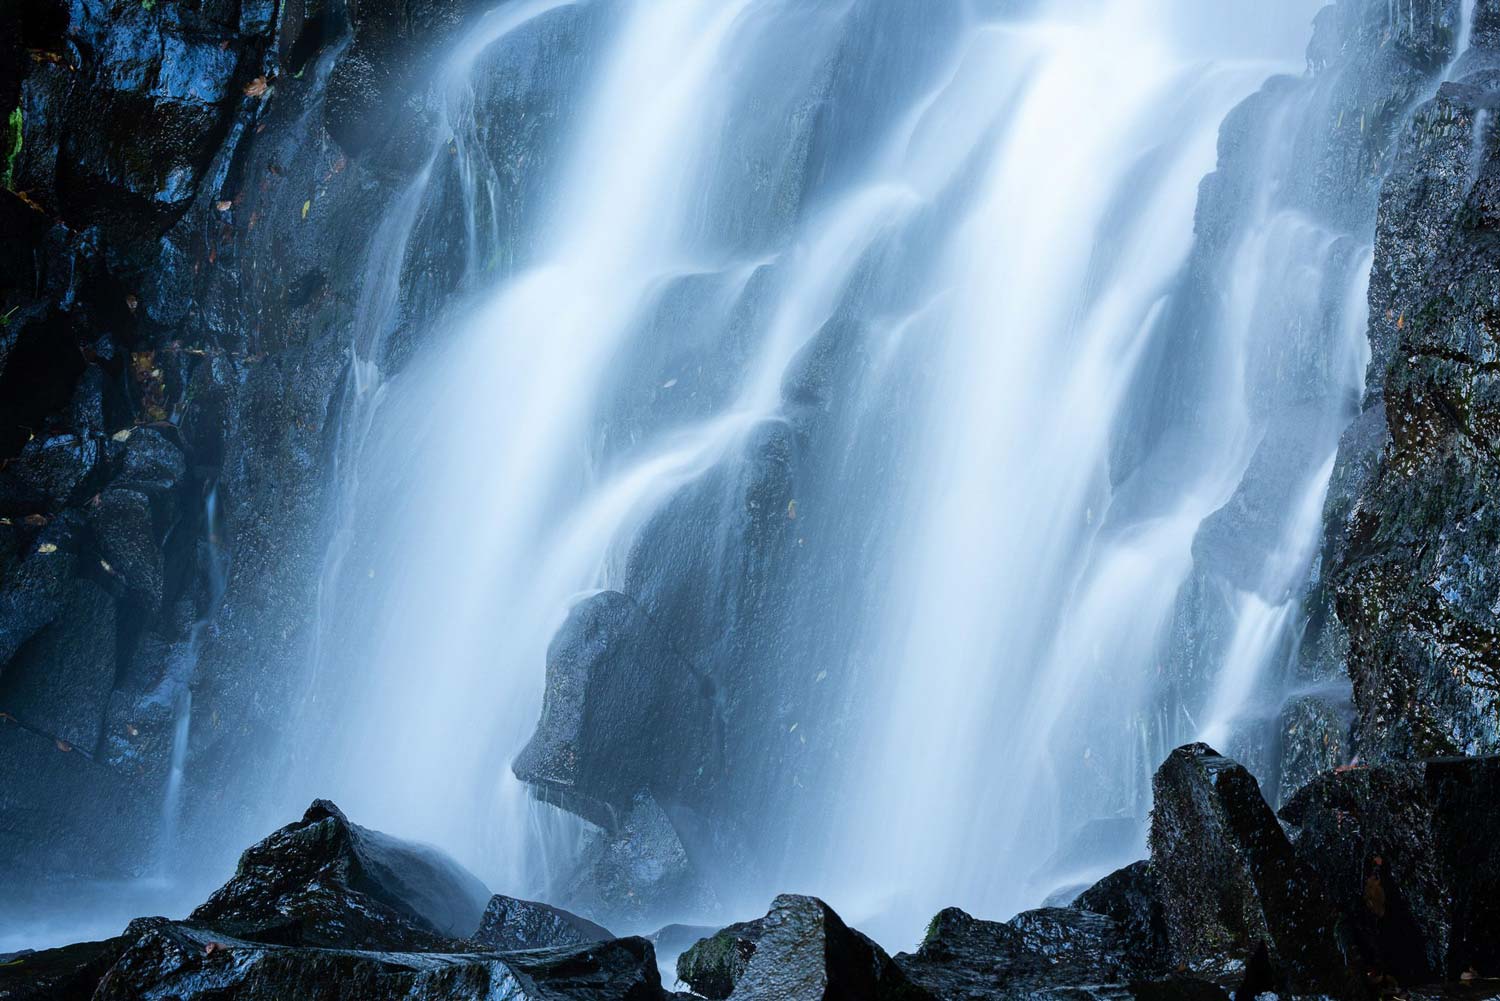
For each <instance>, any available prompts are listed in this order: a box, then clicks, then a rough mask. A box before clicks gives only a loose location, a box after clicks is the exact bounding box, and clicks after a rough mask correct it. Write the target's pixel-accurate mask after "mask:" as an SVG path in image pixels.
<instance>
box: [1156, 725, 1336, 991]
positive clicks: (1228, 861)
mask: <svg viewBox="0 0 1500 1001" xmlns="http://www.w3.org/2000/svg"><path fill="white" fill-rule="evenodd" d="M1153 791H1154V793H1155V806H1154V807H1153V809H1152V814H1151V874H1152V877H1153V881H1154V887H1155V893H1156V895H1157V897H1158V899H1159V900H1160V902H1161V906H1162V908H1163V911H1164V913H1165V918H1166V922H1165V923H1166V930H1167V939H1168V942H1169V944H1170V947H1171V950H1172V953H1173V955H1174V956H1175V957H1177V958H1178V959H1179V960H1180V961H1181V962H1183V963H1185V964H1186V965H1187V966H1188V967H1189V968H1190V969H1193V970H1196V971H1200V972H1203V973H1206V974H1210V975H1214V974H1223V973H1225V972H1228V968H1229V966H1230V965H1232V964H1233V962H1234V961H1235V960H1236V959H1238V960H1244V959H1246V958H1248V957H1249V956H1250V955H1251V954H1252V953H1253V952H1255V951H1256V949H1257V947H1258V946H1260V945H1263V946H1264V947H1265V948H1266V950H1267V951H1268V953H1269V956H1270V960H1271V963H1272V965H1273V967H1274V968H1275V970H1276V971H1277V975H1278V976H1279V977H1280V978H1281V979H1282V980H1283V982H1284V983H1285V984H1286V985H1288V986H1296V987H1297V988H1298V989H1301V990H1309V989H1312V990H1318V991H1324V992H1327V993H1333V994H1338V993H1340V992H1342V991H1343V990H1344V989H1345V988H1346V987H1347V977H1346V975H1345V972H1344V971H1345V958H1344V956H1345V955H1346V954H1347V948H1348V947H1347V946H1346V944H1345V943H1343V942H1341V941H1340V939H1339V928H1338V922H1337V920H1336V917H1335V913H1334V910H1333V908H1332V906H1331V905H1330V904H1329V902H1328V899H1327V895H1326V893H1325V891H1324V889H1323V887H1322V884H1321V881H1320V880H1319V879H1318V877H1317V874H1316V873H1315V872H1314V871H1312V870H1311V869H1309V868H1308V867H1307V866H1306V865H1304V863H1303V862H1302V860H1301V859H1300V858H1299V857H1298V856H1297V854H1296V853H1295V852H1294V851H1293V850H1292V846H1291V843H1290V842H1289V841H1288V840H1287V837H1286V834H1285V832H1283V831H1282V829H1281V825H1280V824H1279V823H1277V820H1276V815H1275V814H1274V813H1272V812H1271V808H1270V807H1269V806H1267V805H1266V802H1265V800H1264V799H1262V798H1261V794H1260V787H1259V785H1258V784H1257V783H1256V781H1255V778H1254V777H1253V776H1252V775H1251V774H1250V773H1249V772H1248V771H1246V770H1245V768H1244V766H1242V765H1240V764H1238V763H1237V762H1234V761H1231V760H1229V759H1228V758H1224V757H1220V756H1219V755H1218V754H1217V753H1216V752H1215V751H1214V750H1213V749H1212V748H1210V747H1208V746H1207V745H1205V744H1190V745H1188V746H1186V747H1181V748H1178V749H1177V750H1176V751H1173V752H1172V755H1171V756H1170V757H1169V758H1168V759H1167V761H1166V762H1165V763H1164V764H1163V765H1162V767H1161V769H1160V770H1158V771H1157V773H1156V778H1155V780H1154V782H1153ZM1226 961H1227V962H1226Z"/></svg>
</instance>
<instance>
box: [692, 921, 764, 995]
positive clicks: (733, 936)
mask: <svg viewBox="0 0 1500 1001" xmlns="http://www.w3.org/2000/svg"><path fill="white" fill-rule="evenodd" d="M765 930H766V919H765V918H757V919H756V920H754V921H741V922H739V923H737V924H732V925H730V926H729V927H727V928H722V929H720V930H719V931H716V932H714V933H713V934H712V935H707V936H705V937H703V938H700V939H699V940H698V941H697V942H696V943H694V944H693V945H692V946H691V947H690V948H689V949H687V950H686V951H685V952H683V953H682V955H680V956H678V957H677V979H678V980H680V981H682V982H683V983H685V984H687V985H688V986H689V987H691V988H692V989H693V991H694V992H695V993H698V994H701V995H703V996H704V997H706V998H714V999H718V1001H721V999H723V998H727V997H729V995H731V994H733V993H734V985H735V984H736V983H738V982H739V980H740V978H741V977H743V976H744V974H745V971H746V970H747V969H749V967H750V958H751V957H752V956H754V955H755V947H756V944H757V943H759V942H760V937H761V936H762V935H763V934H765Z"/></svg>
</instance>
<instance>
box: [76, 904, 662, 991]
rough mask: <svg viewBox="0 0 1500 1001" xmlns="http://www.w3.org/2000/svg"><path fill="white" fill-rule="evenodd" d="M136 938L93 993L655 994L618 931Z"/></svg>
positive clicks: (158, 933) (138, 927) (641, 953)
mask: <svg viewBox="0 0 1500 1001" xmlns="http://www.w3.org/2000/svg"><path fill="white" fill-rule="evenodd" d="M126 935H127V937H129V938H132V939H134V942H133V944H132V945H131V946H130V948H129V949H127V950H126V952H125V953H124V954H123V955H122V956H121V957H120V959H119V961H118V962H117V963H115V965H114V966H113V967H112V968H110V970H109V971H108V973H106V974H105V976H104V978H103V980H102V981H101V982H100V984H99V987H98V989H97V991H96V992H95V994H94V995H93V996H94V998H95V999H96V1001H126V999H129V1001H136V999H139V998H147V997H150V998H182V999H184V1001H193V999H201V1001H208V999H210V998H219V997H234V998H236V999H240V1001H284V999H286V998H293V997H295V998H299V999H306V1001H354V999H356V998H357V999H360V1001H461V999H469V998H476V997H486V998H488V997H504V998H511V999H515V1001H657V999H659V998H661V997H662V993H661V982H660V978H659V976H658V974H657V972H656V963H655V958H654V956H653V954H652V952H651V944H650V943H649V942H647V941H646V940H645V939H640V938H624V939H615V940H613V941H610V942H601V943H595V944H593V945H588V946H575V947H572V948H564V949H541V950H535V951H529V952H519V953H508V954H499V953H496V954H489V955H484V954H467V955H465V954H443V953H421V954H418V953H372V952H354V951H348V950H343V949H308V948H295V947H285V946H274V945H267V944H264V943H257V942H249V941H245V940H241V939H235V938H231V937H226V936H224V935H221V934H219V933H216V932H211V931H206V930H203V929H198V928H193V927H191V926H189V925H183V924H174V923H172V922H169V921H166V920H164V919H161V918H150V919H144V920H140V921H136V922H133V923H132V924H131V926H130V928H128V929H127V930H126Z"/></svg>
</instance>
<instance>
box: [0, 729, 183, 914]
mask: <svg viewBox="0 0 1500 1001" xmlns="http://www.w3.org/2000/svg"><path fill="white" fill-rule="evenodd" d="M0 775H4V776H6V781H5V782H0V883H3V884H4V885H5V886H6V887H7V888H8V891H7V892H8V896H9V899H10V900H11V902H12V904H13V905H14V902H15V900H16V899H17V897H18V896H19V895H20V892H21V890H22V888H23V887H25V886H26V885H27V883H28V882H29V881H31V880H34V878H35V875H36V873H37V872H38V871H42V872H48V871H51V872H74V873H77V872H126V871H129V866H130V864H131V863H132V861H134V860H138V859H140V858H142V857H144V851H145V849H146V846H147V845H148V844H149V840H150V836H151V831H152V830H153V826H152V825H153V824H154V822H155V820H156V818H157V816H158V809H159V804H160V791H159V789H157V788H155V787H154V786H146V785H144V784H139V783H137V782H136V781H134V779H133V778H132V777H131V776H130V775H129V774H128V773H123V772H120V771H117V770H115V769H112V768H108V767H106V766H104V765H103V764H101V763H99V762H98V761H96V760H94V758H93V757H92V756H91V755H90V753H89V750H88V749H87V748H82V747H78V746H75V745H72V744H69V743H66V742H59V740H58V738H56V737H54V736H52V735H51V734H48V733H44V732H42V731H40V730H36V729H33V728H31V727H29V726H27V725H25V724H24V723H22V722H20V721H19V720H16V719H15V718H13V717H8V716H0ZM62 792H65V793H66V794H65V795H64V794H62ZM44 892H45V893H46V894H47V895H48V897H49V899H53V898H55V895H56V894H57V892H58V890H57V888H56V887H55V886H53V887H48V888H47V889H46V890H45V891H44Z"/></svg>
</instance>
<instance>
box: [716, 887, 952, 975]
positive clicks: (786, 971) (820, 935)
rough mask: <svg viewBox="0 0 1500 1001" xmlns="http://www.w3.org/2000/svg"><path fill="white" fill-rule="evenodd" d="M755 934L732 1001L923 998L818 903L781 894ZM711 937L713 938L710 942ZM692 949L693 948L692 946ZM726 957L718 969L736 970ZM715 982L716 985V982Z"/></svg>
mask: <svg viewBox="0 0 1500 1001" xmlns="http://www.w3.org/2000/svg"><path fill="white" fill-rule="evenodd" d="M757 923H758V924H759V925H760V935H759V938H758V939H757V940H756V942H755V948H754V952H753V953H752V955H751V956H750V957H749V961H748V962H747V963H746V964H745V966H744V969H743V970H742V971H740V972H738V973H736V974H735V975H734V976H733V985H734V989H733V991H732V992H731V993H730V994H729V997H731V998H733V999H735V1001H765V999H770V998H774V999H777V1001H896V999H902V1001H907V999H910V1001H924V999H926V998H927V997H928V995H927V994H926V992H925V991H923V990H921V989H920V988H918V987H917V986H915V985H914V984H913V983H912V982H911V981H909V980H908V979H907V977H906V974H905V973H904V972H902V970H901V968H900V967H899V966H897V965H896V963H895V962H894V961H893V960H892V959H891V957H890V956H888V955H886V953H885V950H883V949H881V948H880V946H878V945H876V944H875V943H874V942H872V941H871V940H870V939H868V938H866V937H865V936H864V935H862V934H860V933H859V932H857V931H855V930H854V929H852V928H850V927H848V926H847V925H845V924H844V922H843V921H842V920H841V919H840V918H839V916H838V915H837V914H835V913H834V912H833V909H832V908H830V907H829V906H828V905H827V904H825V903H823V901H821V900H818V899H817V898H815V897H805V896H799V895H797V894H791V893H784V894H782V895H781V896H779V897H777V898H776V900H775V901H774V902H773V903H772V904H771V910H770V912H769V913H767V914H766V916H765V917H764V918H761V919H759V921H758V922H757ZM710 941H712V940H710ZM694 948H696V946H695V947H694ZM736 966H737V964H736V962H735V961H734V960H733V959H732V958H730V959H729V960H728V962H726V963H724V964H722V965H721V966H720V967H719V969H721V970H723V971H726V972H727V971H730V970H733V969H735V967H736ZM714 986H715V987H716V989H717V988H719V987H721V986H722V984H721V983H720V982H718V981H715V982H714Z"/></svg>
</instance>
